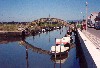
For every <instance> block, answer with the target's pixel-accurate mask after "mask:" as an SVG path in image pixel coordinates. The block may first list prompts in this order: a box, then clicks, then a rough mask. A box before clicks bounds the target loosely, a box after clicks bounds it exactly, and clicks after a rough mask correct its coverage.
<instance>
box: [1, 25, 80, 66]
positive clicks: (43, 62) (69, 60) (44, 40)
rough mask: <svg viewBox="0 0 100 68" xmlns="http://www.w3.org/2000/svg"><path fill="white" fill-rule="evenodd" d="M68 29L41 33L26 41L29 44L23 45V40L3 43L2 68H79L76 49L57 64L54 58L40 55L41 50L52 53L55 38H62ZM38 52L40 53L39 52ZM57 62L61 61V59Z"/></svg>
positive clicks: (63, 56)
mask: <svg viewBox="0 0 100 68" xmlns="http://www.w3.org/2000/svg"><path fill="white" fill-rule="evenodd" d="M66 31H67V28H65V27H64V28H62V29H61V30H54V31H51V32H48V33H41V34H40V35H37V36H34V37H33V36H30V37H27V38H26V39H25V42H27V44H30V45H31V46H25V45H23V44H21V40H20V39H19V38H18V39H19V40H18V41H13V42H10V40H9V42H7V41H8V40H6V41H0V42H2V43H1V44H0V68H79V63H78V60H77V59H76V48H75V47H74V48H72V49H71V50H70V51H69V52H68V53H67V52H66V54H64V55H62V58H60V59H61V62H64V63H61V64H60V63H55V59H54V57H53V56H51V55H49V54H46V53H40V52H39V51H41V50H46V51H50V48H51V46H52V45H55V38H62V37H63V36H64V35H65V34H66ZM37 50H38V51H37ZM56 61H60V60H59V58H57V59H56Z"/></svg>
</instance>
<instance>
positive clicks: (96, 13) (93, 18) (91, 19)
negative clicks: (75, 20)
mask: <svg viewBox="0 0 100 68" xmlns="http://www.w3.org/2000/svg"><path fill="white" fill-rule="evenodd" d="M98 14H99V12H93V13H91V15H90V16H89V17H88V23H93V24H94V23H95V18H96V17H97V16H98Z"/></svg>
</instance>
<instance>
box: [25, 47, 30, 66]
mask: <svg viewBox="0 0 100 68" xmlns="http://www.w3.org/2000/svg"><path fill="white" fill-rule="evenodd" d="M26 65H27V68H29V63H28V48H27V46H26Z"/></svg>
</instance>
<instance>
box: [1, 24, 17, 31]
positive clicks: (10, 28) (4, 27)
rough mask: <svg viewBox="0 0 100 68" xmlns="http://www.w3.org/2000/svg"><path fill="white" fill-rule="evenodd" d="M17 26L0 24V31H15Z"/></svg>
mask: <svg viewBox="0 0 100 68" xmlns="http://www.w3.org/2000/svg"><path fill="white" fill-rule="evenodd" d="M18 26H19V25H16V24H0V31H17V28H18Z"/></svg>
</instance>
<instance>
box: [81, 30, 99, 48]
mask: <svg viewBox="0 0 100 68" xmlns="http://www.w3.org/2000/svg"><path fill="white" fill-rule="evenodd" d="M82 32H83V33H84V34H85V36H86V37H87V38H88V39H89V40H90V41H91V42H92V43H93V44H94V45H95V46H96V48H97V49H99V50H100V38H98V37H96V36H95V35H93V34H91V33H89V32H88V31H85V30H83V31H82Z"/></svg>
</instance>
